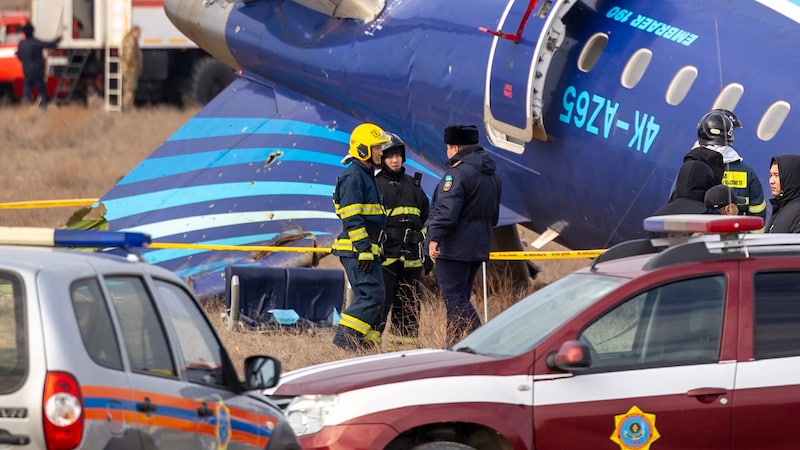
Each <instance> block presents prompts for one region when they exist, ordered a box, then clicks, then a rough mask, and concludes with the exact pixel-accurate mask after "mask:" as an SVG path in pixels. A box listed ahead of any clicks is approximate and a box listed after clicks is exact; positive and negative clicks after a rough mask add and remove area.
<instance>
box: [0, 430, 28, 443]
mask: <svg viewBox="0 0 800 450" xmlns="http://www.w3.org/2000/svg"><path fill="white" fill-rule="evenodd" d="M30 443H31V438H30V437H28V436H25V435H24V434H11V433H9V432H8V430H2V429H0V444H5V445H28V444H30Z"/></svg>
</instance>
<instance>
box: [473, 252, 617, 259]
mask: <svg viewBox="0 0 800 450" xmlns="http://www.w3.org/2000/svg"><path fill="white" fill-rule="evenodd" d="M604 251H605V250H572V251H561V252H491V253H489V259H496V260H501V261H520V260H528V259H570V258H576V259H577V258H597V257H598V256H600V254H601V253H603V252H604Z"/></svg>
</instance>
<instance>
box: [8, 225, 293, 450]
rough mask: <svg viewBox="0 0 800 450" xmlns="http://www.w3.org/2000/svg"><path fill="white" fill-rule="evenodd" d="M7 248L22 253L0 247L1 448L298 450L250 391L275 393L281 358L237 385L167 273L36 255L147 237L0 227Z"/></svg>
mask: <svg viewBox="0 0 800 450" xmlns="http://www.w3.org/2000/svg"><path fill="white" fill-rule="evenodd" d="M9 241H10V242H12V243H16V244H25V245H15V246H6V245H0V405H2V406H0V448H10V447H12V446H13V447H14V448H17V447H19V448H35V449H73V448H85V449H101V448H102V449H122V448H125V449H139V448H142V449H167V448H169V449H177V448H228V449H250V448H253V449H256V448H258V449H270V450H272V449H281V450H295V449H299V448H300V446H299V445H298V443H297V438H296V436H295V434H294V432H293V431H292V430H291V428H290V427H289V426H288V424H287V422H286V420H285V418H284V417H283V414H282V413H281V411H280V410H279V409H277V408H276V406H275V405H274V404H273V403H271V402H270V401H269V400H268V399H267V398H265V397H264V396H263V395H262V394H261V393H260V392H259V391H257V390H258V389H263V388H266V387H270V386H273V385H274V384H275V383H277V381H278V377H279V373H280V364H279V363H278V361H277V360H275V359H273V358H271V357H267V356H253V357H250V358H248V359H247V360H246V362H245V367H244V372H245V382H241V381H239V379H238V377H237V374H236V371H235V369H234V367H233V366H232V364H231V361H230V358H229V357H228V354H227V352H226V350H225V348H224V347H223V345H222V343H221V342H220V339H219V337H218V336H217V334H216V333H215V331H214V328H213V327H212V325H211V324H210V323H209V321H208V319H207V317H206V315H205V313H204V311H203V310H202V308H201V307H200V305H199V304H198V302H197V301H196V300H195V298H194V297H193V296H192V294H191V293H190V291H189V289H188V288H187V286H186V285H185V284H184V283H183V282H182V281H181V280H180V279H179V278H178V277H177V276H176V275H174V274H173V273H172V272H169V271H167V270H165V269H162V268H159V267H156V266H151V265H148V264H146V263H143V262H140V261H139V258H138V257H136V256H131V255H129V256H127V257H124V256H118V255H111V254H99V253H90V252H85V251H76V250H68V249H58V248H34V247H32V246H31V244H44V245H47V244H55V245H59V244H61V245H67V246H77V245H86V244H88V245H92V246H127V247H140V246H142V245H145V244H146V243H147V242H149V238H148V237H147V236H146V235H141V234H138V233H117V232H84V231H75V230H55V231H54V230H49V231H47V230H41V229H22V230H20V229H9V228H0V242H3V243H5V242H9ZM42 241H44V242H42ZM253 390H256V391H253Z"/></svg>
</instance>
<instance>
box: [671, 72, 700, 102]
mask: <svg viewBox="0 0 800 450" xmlns="http://www.w3.org/2000/svg"><path fill="white" fill-rule="evenodd" d="M696 79H697V67H694V66H684V67H682V68H681V69H680V70H679V71H678V73H676V74H675V76H674V77H672V81H671V82H670V83H669V86H668V87H667V95H666V100H667V103H669V104H670V105H672V106H675V105H678V104H680V103H681V102H682V101H683V99H685V98H686V94H688V93H689V89H691V88H692V85H693V84H694V80H696Z"/></svg>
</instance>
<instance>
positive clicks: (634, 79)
mask: <svg viewBox="0 0 800 450" xmlns="http://www.w3.org/2000/svg"><path fill="white" fill-rule="evenodd" d="M652 59H653V52H652V51H650V50H649V49H646V48H641V49H639V50H637V51H636V53H634V54H633V55H631V57H630V59H629V60H628V63H627V64H625V69H623V70H622V77H621V78H620V83H622V85H623V86H625V87H626V88H628V89H633V88H634V87H636V85H637V84H639V82H640V81H642V77H643V76H644V73H645V72H647V67H648V66H649V65H650V60H652Z"/></svg>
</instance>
